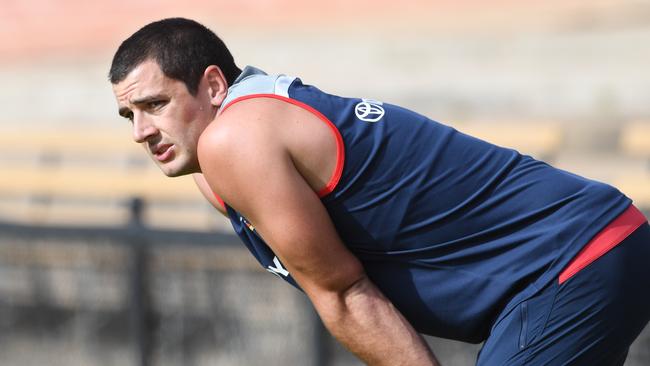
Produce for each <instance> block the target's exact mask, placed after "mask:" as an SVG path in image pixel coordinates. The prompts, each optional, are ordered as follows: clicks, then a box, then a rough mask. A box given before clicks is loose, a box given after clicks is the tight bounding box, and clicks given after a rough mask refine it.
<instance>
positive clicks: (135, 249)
mask: <svg viewBox="0 0 650 366" xmlns="http://www.w3.org/2000/svg"><path fill="white" fill-rule="evenodd" d="M129 209H130V211H131V218H130V221H129V224H128V228H127V229H128V231H129V243H128V244H129V250H130V253H129V262H130V263H129V291H130V294H129V297H130V298H129V301H130V307H129V321H130V324H129V327H130V330H131V337H132V338H131V339H132V342H133V343H132V344H133V349H134V351H135V353H136V365H138V366H150V365H151V351H152V349H153V347H152V346H153V315H152V312H151V303H150V297H149V283H148V282H149V281H148V277H149V268H148V265H149V255H148V243H147V238H146V235H145V234H146V233H145V230H146V228H145V227H144V225H143V224H142V211H143V209H144V202H143V200H142V199H140V198H134V199H132V200H131V201H130V203H129Z"/></svg>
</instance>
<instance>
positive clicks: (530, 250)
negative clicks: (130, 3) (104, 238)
mask: <svg viewBox="0 0 650 366" xmlns="http://www.w3.org/2000/svg"><path fill="white" fill-rule="evenodd" d="M109 76H110V81H111V83H112V84H113V90H114V93H115V96H116V98H117V103H118V107H119V114H120V115H121V116H123V117H125V118H127V119H129V120H130V121H131V123H132V126H133V138H134V140H135V141H136V142H137V143H140V144H142V145H143V146H144V148H145V150H146V151H147V153H148V154H149V155H150V156H151V157H152V159H153V160H154V162H155V163H156V164H157V165H158V166H159V167H160V169H161V170H162V171H163V173H164V174H166V175H167V176H170V177H173V176H179V175H184V174H193V175H194V178H195V180H196V182H197V185H198V187H199V189H200V190H201V191H202V192H203V194H204V195H205V196H206V198H207V199H208V200H210V202H212V203H213V205H214V206H215V207H216V208H217V209H218V210H220V211H221V212H222V213H224V214H225V215H227V216H228V217H229V218H230V220H231V221H232V224H233V227H234V229H235V232H236V233H237V235H239V237H240V238H241V239H242V240H243V242H244V244H245V245H246V246H247V247H248V249H249V250H250V251H251V252H252V254H253V255H254V256H255V257H256V258H257V260H258V261H259V262H260V263H261V265H262V266H263V267H264V268H266V269H267V270H268V271H269V272H272V273H273V274H275V275H277V276H279V277H281V278H283V279H284V280H286V281H288V282H289V283H291V284H292V285H294V286H296V287H298V288H299V289H301V290H302V291H304V292H305V293H306V294H307V296H308V297H309V298H310V300H311V301H312V303H313V305H314V306H315V308H316V310H317V311H318V313H319V315H320V316H321V318H322V320H323V322H324V324H325V325H326V327H327V328H328V329H329V330H330V332H331V333H332V334H333V335H334V336H335V337H336V338H337V339H338V340H339V341H340V342H341V343H343V344H344V345H345V346H346V347H347V348H348V349H350V350H351V351H352V352H353V353H355V354H356V355H357V356H358V357H359V358H361V359H362V360H363V361H365V362H366V363H368V364H371V365H436V364H438V362H437V361H436V359H435V357H434V355H433V353H432V352H431V350H430V349H429V348H428V346H427V344H426V343H425V342H424V341H423V339H422V337H421V336H420V333H424V334H430V335H434V336H438V337H446V338H451V339H456V340H461V341H466V342H474V343H477V342H485V343H484V345H483V348H482V350H481V352H480V354H479V356H478V360H477V364H478V365H538V364H539V365H541V364H544V365H549V364H550V365H622V364H623V362H624V360H625V357H626V354H627V350H628V348H629V346H630V344H631V343H632V342H633V340H634V339H635V338H636V337H637V336H638V334H639V333H640V332H641V330H642V329H643V328H644V326H645V325H646V324H647V322H648V319H649V318H650V291H648V289H649V288H650V266H648V265H647V263H648V261H650V226H649V225H648V223H647V219H646V218H645V217H644V216H643V215H642V214H641V213H640V212H639V211H638V210H637V209H636V208H635V207H634V206H633V205H632V204H631V201H630V199H629V198H627V197H626V196H624V195H623V194H622V193H621V192H619V191H618V190H616V189H615V188H613V187H611V186H608V185H606V184H603V183H599V182H595V181H592V180H588V179H585V178H582V177H579V176H576V175H573V174H570V173H568V172H565V171H561V170H558V169H555V168H553V167H551V166H549V165H547V164H545V163H543V162H540V161H538V160H535V159H533V158H532V157H530V156H526V155H522V154H520V153H518V152H517V151H515V150H512V149H508V148H503V147H498V146H495V145H492V144H490V143H487V142H484V141H481V140H479V139H476V138H473V137H470V136H467V135H465V134H462V133H460V132H458V131H456V130H455V129H453V128H452V127H450V126H447V125H444V124H441V123H438V122H435V121H432V120H430V119H428V118H426V117H424V116H421V115H419V114H417V113H414V112H412V111H409V110H407V109H404V108H401V107H398V106H395V105H391V104H389V103H384V102H382V101H376V100H370V99H358V98H342V97H338V96H334V95H331V94H328V93H325V92H323V91H321V90H319V89H317V88H315V87H313V86H310V85H308V84H305V83H303V82H302V81H301V80H300V79H298V78H295V77H290V76H286V75H267V74H266V73H264V72H263V71H261V70H260V69H257V68H255V67H250V66H248V67H245V68H244V69H243V70H241V69H239V68H238V67H237V66H236V65H235V63H234V61H233V57H232V55H231V54H230V52H229V51H228V49H227V48H226V46H225V45H224V43H223V42H222V41H221V40H220V39H219V38H218V37H217V36H216V35H215V34H214V33H212V32H211V31H210V30H208V29H207V28H205V27H204V26H202V25H200V24H198V23H196V22H194V21H191V20H187V19H180V18H174V19H165V20H161V21H158V22H154V23H151V24H149V25H147V26H145V27H143V28H142V29H140V30H138V31H137V32H136V33H135V34H133V35H132V36H131V37H129V38H128V39H127V40H125V41H124V42H123V43H122V44H121V46H120V47H119V49H118V50H117V52H116V54H115V56H114V58H113V63H112V66H111V70H110V75H109Z"/></svg>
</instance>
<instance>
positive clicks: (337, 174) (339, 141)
mask: <svg viewBox="0 0 650 366" xmlns="http://www.w3.org/2000/svg"><path fill="white" fill-rule="evenodd" d="M252 98H273V99H278V100H282V101H285V102H287V103H291V104H293V105H296V106H298V107H300V108H302V109H304V110H306V111H308V112H311V113H312V114H314V115H315V116H316V117H318V118H319V119H320V120H321V121H323V122H325V123H326V124H327V126H329V128H330V131H332V134H333V135H334V138H335V140H336V166H335V167H334V172H332V175H331V177H330V180H329V181H328V182H327V184H326V185H325V187H323V189H321V190H320V191H318V196H319V197H321V198H323V197H325V196H327V195H328V194H330V193H332V192H333V191H334V189H335V188H336V185H337V184H338V183H339V180H341V175H342V174H343V163H344V162H345V146H344V145H343V137H341V133H340V132H339V130H338V128H336V126H335V125H334V123H332V121H330V120H329V119H328V118H327V117H325V116H324V115H323V114H322V113H321V112H319V111H317V110H316V109H314V108H313V107H311V106H310V105H307V104H305V103H303V102H301V101H298V100H295V99H291V98H287V97H284V96H282V95H277V94H250V95H245V96H243V97H239V98H235V99H233V101H231V102H230V103H229V104H228V105H226V106H225V107H224V108H223V109H222V110H221V111H220V112H219V113H223V112H225V111H226V110H227V109H228V108H229V107H230V106H231V105H233V104H235V103H237V102H241V101H243V100H246V99H252Z"/></svg>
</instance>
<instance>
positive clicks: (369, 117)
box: [354, 99, 386, 123]
mask: <svg viewBox="0 0 650 366" xmlns="http://www.w3.org/2000/svg"><path fill="white" fill-rule="evenodd" d="M383 104H384V103H382V102H380V101H377V100H372V99H361V102H359V103H357V105H356V107H354V113H355V114H356V115H357V118H358V119H360V120H362V121H364V122H371V123H374V122H379V120H380V119H382V117H384V114H385V113H386V112H385V111H384V107H382V105H383Z"/></svg>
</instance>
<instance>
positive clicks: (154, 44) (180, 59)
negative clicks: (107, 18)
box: [108, 18, 241, 95]
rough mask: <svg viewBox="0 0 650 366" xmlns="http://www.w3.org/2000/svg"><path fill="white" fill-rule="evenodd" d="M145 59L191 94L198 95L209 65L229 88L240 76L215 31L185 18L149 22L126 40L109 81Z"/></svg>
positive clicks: (117, 55) (124, 75)
mask: <svg viewBox="0 0 650 366" xmlns="http://www.w3.org/2000/svg"><path fill="white" fill-rule="evenodd" d="M147 60H154V61H156V62H157V63H158V65H159V66H160V69H161V70H162V72H163V73H164V74H165V76H167V77H169V78H172V79H176V80H180V81H182V82H183V83H185V86H186V87H187V90H188V91H189V92H190V94H192V95H196V93H197V92H198V88H199V81H200V80H201V76H202V75H203V72H204V71H205V69H206V68H207V67H208V66H210V65H216V66H218V67H219V68H220V69H221V71H222V72H223V73H224V76H225V78H226V81H227V82H228V85H232V84H233V82H234V81H235V79H236V78H237V76H239V74H240V73H241V70H240V69H239V68H238V67H237V65H235V61H234V59H233V57H232V55H231V54H230V51H229V50H228V48H227V47H226V45H225V44H224V43H223V41H222V40H221V39H220V38H219V37H218V36H217V35H216V34H214V32H212V31H211V30H210V29H208V28H206V27H205V26H203V25H202V24H199V23H198V22H195V21H193V20H189V19H184V18H169V19H163V20H159V21H156V22H153V23H149V24H147V25H145V26H144V27H142V28H140V29H139V30H138V31H137V32H135V33H134V34H133V35H132V36H131V37H129V38H127V39H126V40H125V41H124V42H122V44H121V45H120V47H119V48H118V49H117V52H115V56H113V62H112V63H111V70H110V71H109V73H108V78H109V79H110V81H111V83H113V84H117V83H119V82H120V81H122V80H124V79H125V78H126V76H127V75H128V74H129V73H130V72H131V71H133V69H135V68H136V67H137V66H138V65H140V64H141V63H142V62H144V61H147Z"/></svg>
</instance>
